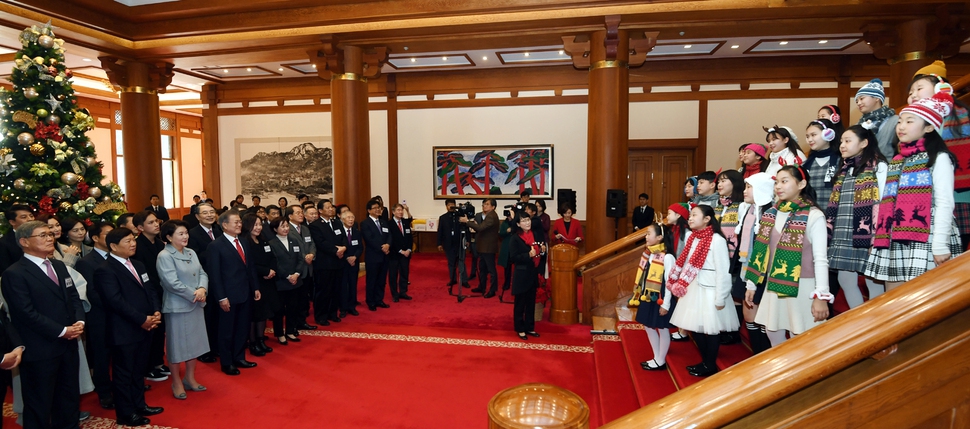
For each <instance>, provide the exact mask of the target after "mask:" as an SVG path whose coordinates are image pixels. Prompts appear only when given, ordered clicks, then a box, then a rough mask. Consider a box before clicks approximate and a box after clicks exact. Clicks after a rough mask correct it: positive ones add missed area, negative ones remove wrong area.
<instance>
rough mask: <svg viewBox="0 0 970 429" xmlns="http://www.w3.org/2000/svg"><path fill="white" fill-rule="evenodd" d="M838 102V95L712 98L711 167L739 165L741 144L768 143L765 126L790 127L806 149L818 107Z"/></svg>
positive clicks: (709, 127) (709, 110)
mask: <svg viewBox="0 0 970 429" xmlns="http://www.w3.org/2000/svg"><path fill="white" fill-rule="evenodd" d="M832 103H835V99H834V98H797V99H788V98H785V99H779V98H775V99H764V100H712V101H709V102H708V105H707V169H708V170H713V171H717V170H718V169H719V168H738V166H740V164H739V163H738V146H741V145H742V144H745V143H764V142H765V132H764V129H762V127H771V126H774V125H778V126H788V127H789V128H791V129H792V130H794V131H795V136H796V137H798V143H799V145H801V147H802V150H803V151H805V153H806V154H807V153H808V145H807V144H805V128H807V127H808V123H809V122H811V121H813V120H815V118H816V117H817V115H818V109H820V108H821V107H822V106H824V105H826V104H832Z"/></svg>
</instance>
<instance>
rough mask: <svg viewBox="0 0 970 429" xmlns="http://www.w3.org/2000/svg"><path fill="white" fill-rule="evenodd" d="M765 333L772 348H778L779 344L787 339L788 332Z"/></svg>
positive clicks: (782, 330)
mask: <svg viewBox="0 0 970 429" xmlns="http://www.w3.org/2000/svg"><path fill="white" fill-rule="evenodd" d="M765 333H766V334H768V339H769V340H771V346H772V347H778V345H779V344H781V343H783V342H785V340H787V339H788V337H787V335H786V334H787V333H788V331H785V330H784V329H781V330H777V331H767V332H765Z"/></svg>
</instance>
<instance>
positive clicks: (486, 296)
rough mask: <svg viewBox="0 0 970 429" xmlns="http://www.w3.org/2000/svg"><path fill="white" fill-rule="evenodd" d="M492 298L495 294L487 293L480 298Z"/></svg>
mask: <svg viewBox="0 0 970 429" xmlns="http://www.w3.org/2000/svg"><path fill="white" fill-rule="evenodd" d="M494 296H495V292H489V293H486V294H485V295H482V298H491V297H494Z"/></svg>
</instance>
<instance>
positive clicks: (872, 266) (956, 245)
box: [864, 228, 963, 282]
mask: <svg viewBox="0 0 970 429" xmlns="http://www.w3.org/2000/svg"><path fill="white" fill-rule="evenodd" d="M951 231H952V233H951V234H950V240H949V243H947V246H948V247H949V248H950V253H951V254H952V255H953V257H956V256H957V255H959V254H961V253H963V251H962V250H961V248H960V236H959V235H958V233H957V230H956V228H953V229H951ZM927 241H929V242H928V243H923V242H907V243H901V242H898V241H893V242H891V243H890V244H889V248H888V249H872V252H871V253H870V254H869V261H868V262H867V263H866V271H865V273H864V274H865V275H866V276H868V277H871V278H874V279H876V280H882V281H887V282H907V281H910V280H912V279H915V278H916V277H919V276H920V275H922V274H923V273H925V272H927V271H929V270H931V269H933V268H936V262H934V261H933V245H932V244H930V243H932V241H933V237H932V235H931V236H930V239H929V240H927Z"/></svg>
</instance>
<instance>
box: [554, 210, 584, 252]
mask: <svg viewBox="0 0 970 429" xmlns="http://www.w3.org/2000/svg"><path fill="white" fill-rule="evenodd" d="M573 213H575V210H574V209H573V208H572V207H570V205H568V204H562V205H560V206H559V216H562V217H560V218H559V219H556V222H555V223H553V225H552V231H550V232H549V241H550V242H551V243H552V245H556V244H561V243H565V244H572V245H573V246H579V243H580V242H582V241H583V226H582V225H580V224H579V220H577V219H573Z"/></svg>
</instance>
